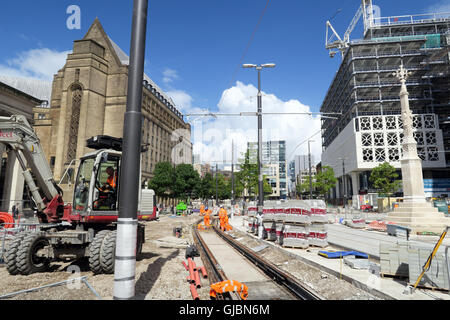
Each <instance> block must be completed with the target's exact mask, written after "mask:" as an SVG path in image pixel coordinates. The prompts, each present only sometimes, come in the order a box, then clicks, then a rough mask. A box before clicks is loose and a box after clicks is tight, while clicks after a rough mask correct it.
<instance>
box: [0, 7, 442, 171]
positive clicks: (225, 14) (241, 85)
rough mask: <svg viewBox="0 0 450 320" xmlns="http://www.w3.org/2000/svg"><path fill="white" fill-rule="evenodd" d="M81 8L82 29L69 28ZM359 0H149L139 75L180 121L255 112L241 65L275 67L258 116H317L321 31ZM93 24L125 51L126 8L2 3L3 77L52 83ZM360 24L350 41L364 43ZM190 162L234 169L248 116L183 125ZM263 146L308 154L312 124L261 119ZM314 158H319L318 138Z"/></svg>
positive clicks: (249, 137)
mask: <svg viewBox="0 0 450 320" xmlns="http://www.w3.org/2000/svg"><path fill="white" fill-rule="evenodd" d="M373 3H374V5H377V6H379V8H380V12H381V16H383V17H386V16H397V15H407V14H422V13H430V12H450V0H395V1H392V0H374V2H373ZM71 5H76V6H78V7H79V8H80V17H81V24H80V28H79V29H69V28H68V27H67V20H68V19H69V18H70V17H71V14H72V13H73V11H70V12H69V13H67V9H68V8H69V7H70V6H71ZM359 5H360V1H359V0H342V1H331V0H316V1H303V0H191V1H185V0H149V18H148V28H147V40H146V65H145V72H146V74H147V75H148V76H149V77H150V78H151V79H152V80H153V81H154V82H156V83H157V84H158V85H159V86H160V87H161V88H162V89H163V90H164V91H165V92H166V93H167V94H168V95H169V96H171V97H172V99H173V100H174V102H175V104H176V105H177V108H178V109H179V110H180V111H181V112H183V113H184V114H189V113H195V112H199V111H212V112H221V113H236V112H243V111H253V112H255V111H256V105H257V99H256V95H257V72H256V70H254V69H243V68H242V67H241V65H242V63H252V64H264V63H275V64H276V67H275V68H274V69H264V70H262V91H263V111H264V112H268V113H270V112H319V111H320V106H321V104H322V101H323V99H324V97H325V95H326V93H327V90H328V88H329V86H330V84H331V82H332V80H333V77H334V75H335V73H336V71H337V69H338V67H339V64H340V57H339V55H336V57H335V58H333V59H331V58H330V57H329V54H328V52H327V50H326V49H325V30H326V28H325V23H326V21H327V20H329V19H331V18H332V19H331V22H332V24H333V26H334V27H335V29H336V30H337V32H338V33H339V34H340V35H342V34H343V33H344V32H345V30H346V29H347V26H348V25H349V23H350V21H351V20H352V18H353V16H354V15H355V13H356V11H357V9H358V6H359ZM96 17H98V18H99V20H100V22H101V23H102V25H103V27H104V29H105V31H106V33H107V34H108V35H109V36H110V37H111V38H112V39H113V40H114V41H115V42H116V43H117V44H118V45H119V46H120V47H121V48H122V49H123V50H124V51H125V52H127V53H128V52H129V46H130V45H129V44H130V32H131V17H132V1H131V0H130V1H107V0H96V1H89V0H78V1H77V0H71V1H67V0H58V1H48V0H47V1H31V0H21V1H4V3H2V10H1V11H0V37H1V38H2V39H4V41H3V42H2V48H1V50H0V75H9V76H17V77H27V78H37V79H42V80H47V81H51V80H52V78H53V75H54V74H55V73H56V72H57V71H58V70H59V69H60V68H61V67H63V65H64V63H65V60H66V57H67V54H68V53H70V52H71V50H72V47H73V41H74V40H78V39H81V38H83V36H84V35H85V33H86V32H87V31H88V29H89V27H90V25H91V24H92V22H93V21H94V19H95V18H96ZM362 29H363V27H362V22H359V24H358V25H357V26H356V28H355V30H354V32H353V34H352V39H359V38H361V36H362ZM186 120H188V121H189V122H191V124H192V125H193V130H192V141H193V143H194V154H200V155H201V160H202V161H203V162H216V161H221V162H231V144H232V141H234V142H235V145H236V151H235V153H236V154H237V155H236V156H235V157H239V156H240V154H241V153H242V152H243V151H244V150H245V147H246V143H247V142H249V141H256V137H257V135H256V134H257V132H256V125H257V122H256V121H257V120H256V118H255V117H218V118H217V119H215V118H205V117H188V118H186ZM263 126H264V128H265V130H264V139H265V140H267V139H271V140H276V139H279V140H286V141H287V157H288V160H291V159H292V156H293V155H294V154H306V153H307V143H304V142H305V141H307V140H308V139H309V138H310V137H311V136H313V135H314V134H316V133H317V132H318V131H319V130H320V119H319V118H318V116H313V117H311V116H307V115H295V116H294V115H290V116H286V115H285V116H274V115H271V116H265V117H264V121H263ZM313 139H314V140H315V142H313V143H312V144H311V148H312V153H313V154H314V155H315V159H317V161H319V160H320V154H321V139H320V135H316V136H315V137H314V138H313Z"/></svg>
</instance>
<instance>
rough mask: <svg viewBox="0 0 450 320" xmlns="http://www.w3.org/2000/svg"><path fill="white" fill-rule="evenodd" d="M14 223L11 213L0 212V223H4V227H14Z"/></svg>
mask: <svg viewBox="0 0 450 320" xmlns="http://www.w3.org/2000/svg"><path fill="white" fill-rule="evenodd" d="M14 223H15V221H14V218H13V217H12V215H10V214H9V213H6V212H0V225H1V224H5V225H4V228H5V229H11V228H14Z"/></svg>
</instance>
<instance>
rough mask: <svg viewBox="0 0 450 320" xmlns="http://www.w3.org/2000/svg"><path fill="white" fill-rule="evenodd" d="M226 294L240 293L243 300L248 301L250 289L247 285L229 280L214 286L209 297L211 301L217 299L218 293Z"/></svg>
mask: <svg viewBox="0 0 450 320" xmlns="http://www.w3.org/2000/svg"><path fill="white" fill-rule="evenodd" d="M225 292H238V293H239V294H240V296H241V298H242V300H247V297H248V287H247V286H246V285H245V284H242V283H240V282H238V281H235V280H227V281H223V282H219V283H215V284H212V285H211V289H210V291H209V296H210V297H211V299H215V298H216V297H217V294H218V293H220V294H222V293H225Z"/></svg>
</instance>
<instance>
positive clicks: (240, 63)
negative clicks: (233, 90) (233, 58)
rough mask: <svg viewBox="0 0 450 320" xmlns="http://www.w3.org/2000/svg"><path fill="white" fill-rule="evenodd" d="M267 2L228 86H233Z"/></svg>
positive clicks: (265, 9) (267, 4) (268, 0)
mask: <svg viewBox="0 0 450 320" xmlns="http://www.w3.org/2000/svg"><path fill="white" fill-rule="evenodd" d="M269 2H270V0H267V2H266V6H265V7H264V10H263V11H262V13H261V16H260V17H259V20H258V22H257V24H256V27H255V29H254V30H253V33H252V35H251V36H250V39H249V41H248V42H247V46H246V47H245V49H244V53H243V54H242V57H241V60H240V61H239V64H238V65H237V66H236V69H235V70H234V73H233V76H232V78H231V82H230V85H229V87H232V86H233V83H234V80H235V79H236V74H237V72H238V70H239V68H240V67H241V65H242V62H243V61H244V59H245V56H246V55H247V51H248V49H249V48H250V46H251V44H252V42H253V39H254V38H255V34H256V31H258V28H259V26H260V24H261V21H262V19H263V17H264V15H265V13H266V11H267V7H268V6H269Z"/></svg>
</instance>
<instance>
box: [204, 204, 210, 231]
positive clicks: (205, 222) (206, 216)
mask: <svg viewBox="0 0 450 320" xmlns="http://www.w3.org/2000/svg"><path fill="white" fill-rule="evenodd" d="M211 213H212V211H211V210H209V209H208V208H206V211H205V216H204V218H203V223H204V224H205V227H210V226H211V222H210V218H209V215H210V214H211Z"/></svg>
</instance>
